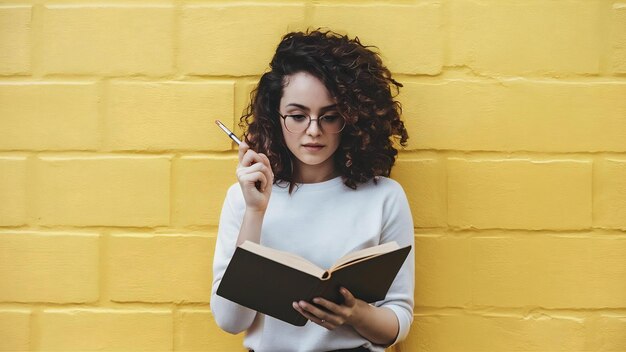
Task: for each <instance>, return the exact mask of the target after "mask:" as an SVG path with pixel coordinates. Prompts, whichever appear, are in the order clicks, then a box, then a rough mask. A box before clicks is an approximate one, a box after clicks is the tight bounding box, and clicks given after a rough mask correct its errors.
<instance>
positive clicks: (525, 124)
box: [399, 78, 626, 152]
mask: <svg viewBox="0 0 626 352" xmlns="http://www.w3.org/2000/svg"><path fill="white" fill-rule="evenodd" d="M624 96H626V84H623V83H617V82H612V83H596V82H549V81H531V80H526V79H519V78H516V79H503V80H500V81H498V82H485V81H461V80H445V81H440V82H436V83H413V82H409V83H406V84H405V87H404V88H403V90H401V93H400V96H399V99H400V101H401V102H402V105H403V118H404V119H405V121H406V125H407V129H408V131H409V135H410V136H411V138H410V139H409V145H408V147H407V149H408V150H413V149H443V150H489V151H520V150H521V151H540V152H598V151H615V152H623V151H626V143H624V140H626V129H625V128H624V126H625V125H626V99H623V97H624ZM597 136H602V138H598V137H597Z"/></svg>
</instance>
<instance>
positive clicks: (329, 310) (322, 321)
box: [293, 287, 367, 330]
mask: <svg viewBox="0 0 626 352" xmlns="http://www.w3.org/2000/svg"><path fill="white" fill-rule="evenodd" d="M339 292H341V294H342V295H343V297H344V302H343V304H341V305H339V304H335V303H333V302H331V301H328V300H326V299H324V298H321V297H317V298H314V299H313V303H315V304H317V305H319V306H322V307H323V308H324V309H320V308H318V307H316V306H315V305H313V304H310V303H308V302H305V301H299V302H293V308H294V309H295V310H297V311H298V312H300V314H302V315H304V316H305V317H306V318H307V319H309V320H310V321H312V322H314V323H316V324H318V325H320V326H323V327H325V328H326V329H329V330H333V329H335V328H336V327H338V326H341V325H343V324H348V325H353V324H354V321H355V320H356V319H357V318H358V316H359V310H360V309H362V307H363V305H364V304H365V305H367V303H365V302H364V301H362V300H360V299H357V298H355V297H354V296H353V295H352V293H350V291H348V290H347V289H346V288H344V287H342V288H341V289H340V290H339Z"/></svg>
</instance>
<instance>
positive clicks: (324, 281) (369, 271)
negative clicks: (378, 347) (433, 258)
mask: <svg viewBox="0 0 626 352" xmlns="http://www.w3.org/2000/svg"><path fill="white" fill-rule="evenodd" d="M410 251H411V246H406V247H399V246H398V244H397V243H396V242H388V243H385V244H381V245H378V246H374V247H370V248H365V249H362V250H358V251H356V252H353V253H349V254H347V255H345V256H343V257H341V258H340V259H339V260H337V261H336V262H335V264H334V265H333V266H332V267H331V268H330V269H328V270H324V269H322V268H320V267H318V266H316V265H315V264H313V263H311V262H309V261H307V260H306V259H304V258H302V257H299V256H297V255H294V254H291V253H288V252H284V251H279V250H276V249H272V248H268V247H264V246H262V245H259V244H256V243H253V242H249V241H246V242H244V243H242V244H241V245H240V246H238V247H237V249H236V250H235V253H234V254H233V257H232V259H231V261H230V263H229V264H228V267H227V268H226V272H225V273H224V276H223V277H222V281H221V282H220V285H219V287H218V289H217V294H218V295H220V296H222V297H224V298H226V299H229V300H231V301H233V302H235V303H238V304H240V305H242V306H245V307H248V308H250V309H254V310H256V311H258V312H260V313H263V314H267V315H269V316H272V317H274V318H277V319H280V320H283V321H285V322H288V323H290V324H293V325H297V326H303V325H304V324H306V322H307V319H306V318H305V317H304V316H302V315H301V314H300V313H298V312H297V311H296V310H295V309H294V308H293V307H292V303H293V302H294V301H300V300H305V301H308V302H311V301H312V299H313V298H315V297H323V298H326V299H327V300H330V301H333V302H335V303H342V301H343V296H342V295H341V293H340V292H339V288H340V287H342V286H343V287H345V288H347V289H348V290H349V291H350V292H351V293H352V294H353V295H354V296H355V297H356V298H359V299H361V300H363V301H366V302H368V303H372V302H376V301H380V300H383V299H384V298H385V295H386V294H387V291H388V290H389V287H390V286H391V283H392V282H393V280H394V279H395V277H396V275H397V274H398V271H399V270H400V267H401V266H402V263H404V260H405V259H406V257H407V255H408V254H409V252H410Z"/></svg>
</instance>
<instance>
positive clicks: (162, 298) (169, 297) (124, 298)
mask: <svg viewBox="0 0 626 352" xmlns="http://www.w3.org/2000/svg"><path fill="white" fill-rule="evenodd" d="M214 248H215V245H214V240H211V239H210V238H208V237H207V236H197V235H142V234H135V235H133V234H128V235H114V236H111V238H110V239H109V243H108V249H109V256H108V260H107V273H108V275H107V277H108V286H107V287H108V288H109V290H110V297H111V300H113V301H116V302H137V301H138V302H177V303H187V302H209V299H210V296H211V276H212V266H211V263H212V262H211V258H212V257H213V252H214Z"/></svg>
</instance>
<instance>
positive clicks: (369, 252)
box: [328, 241, 400, 272]
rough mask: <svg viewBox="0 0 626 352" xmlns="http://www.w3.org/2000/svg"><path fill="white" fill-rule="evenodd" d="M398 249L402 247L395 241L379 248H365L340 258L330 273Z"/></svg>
mask: <svg viewBox="0 0 626 352" xmlns="http://www.w3.org/2000/svg"><path fill="white" fill-rule="evenodd" d="M398 248H400V246H398V244H397V243H396V242H395V241H391V242H387V243H383V244H381V245H378V246H374V247H369V248H364V249H361V250H358V251H356V252H352V253H348V254H346V255H344V256H343V257H341V258H339V260H337V261H336V262H335V264H334V265H333V266H332V267H331V268H330V269H329V270H328V271H329V272H332V271H334V270H337V269H339V268H341V267H343V266H346V265H348V264H350V263H352V262H355V261H360V260H362V259H365V258H369V257H374V256H377V255H380V254H384V253H388V252H391V251H394V250H396V249H398Z"/></svg>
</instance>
